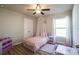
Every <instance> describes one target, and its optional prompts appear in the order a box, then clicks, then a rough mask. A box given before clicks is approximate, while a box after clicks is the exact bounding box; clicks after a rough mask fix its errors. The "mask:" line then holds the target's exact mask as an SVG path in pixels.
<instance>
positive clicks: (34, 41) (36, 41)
mask: <svg viewBox="0 0 79 59" xmlns="http://www.w3.org/2000/svg"><path fill="white" fill-rule="evenodd" d="M47 41H48V37H41V36H37V37H31V38H28V39H24V42H25V43H26V44H28V45H29V46H32V47H33V49H34V51H36V50H38V49H39V48H40V47H41V46H42V45H44V44H45V43H47Z"/></svg>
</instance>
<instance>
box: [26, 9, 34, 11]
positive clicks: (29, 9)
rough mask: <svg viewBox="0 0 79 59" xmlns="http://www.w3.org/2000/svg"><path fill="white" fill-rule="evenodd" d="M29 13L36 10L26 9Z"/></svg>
mask: <svg viewBox="0 0 79 59" xmlns="http://www.w3.org/2000/svg"><path fill="white" fill-rule="evenodd" d="M26 10H27V11H34V10H35V9H26Z"/></svg>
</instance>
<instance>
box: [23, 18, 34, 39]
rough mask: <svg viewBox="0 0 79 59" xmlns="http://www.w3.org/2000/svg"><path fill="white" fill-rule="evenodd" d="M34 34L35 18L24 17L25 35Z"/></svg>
mask: <svg viewBox="0 0 79 59" xmlns="http://www.w3.org/2000/svg"><path fill="white" fill-rule="evenodd" d="M31 36H33V20H31V19H27V18H24V37H26V38H28V37H31Z"/></svg>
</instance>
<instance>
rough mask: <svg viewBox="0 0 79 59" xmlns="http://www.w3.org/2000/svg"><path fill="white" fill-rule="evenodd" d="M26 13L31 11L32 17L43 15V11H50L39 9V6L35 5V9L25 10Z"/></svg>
mask: <svg viewBox="0 0 79 59" xmlns="http://www.w3.org/2000/svg"><path fill="white" fill-rule="evenodd" d="M27 11H33V15H35V14H42V15H44V13H43V11H50V9H48V8H47V9H41V5H40V4H37V5H36V7H35V9H27Z"/></svg>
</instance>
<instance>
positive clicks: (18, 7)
mask: <svg viewBox="0 0 79 59" xmlns="http://www.w3.org/2000/svg"><path fill="white" fill-rule="evenodd" d="M35 6H36V4H5V5H2V6H1V7H3V8H7V9H10V10H12V11H16V12H20V13H23V14H25V15H31V16H32V15H33V12H32V11H27V10H26V9H35ZM41 8H50V11H44V13H45V15H50V14H57V13H63V12H67V11H70V10H72V8H73V5H72V4H41Z"/></svg>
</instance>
